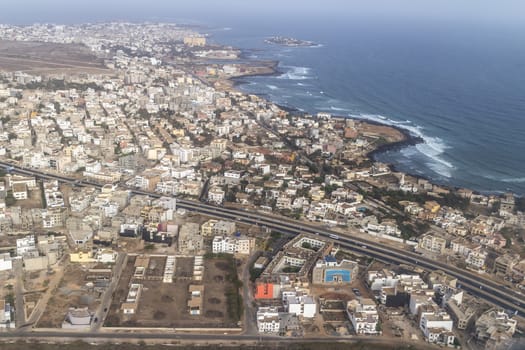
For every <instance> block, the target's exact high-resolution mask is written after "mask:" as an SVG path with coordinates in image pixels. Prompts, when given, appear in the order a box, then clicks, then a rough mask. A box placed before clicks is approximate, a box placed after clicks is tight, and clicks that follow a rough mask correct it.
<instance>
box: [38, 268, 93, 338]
mask: <svg viewBox="0 0 525 350" xmlns="http://www.w3.org/2000/svg"><path fill="white" fill-rule="evenodd" d="M87 275H88V271H87V268H83V267H82V265H80V264H68V265H67V266H66V267H65V271H64V276H63V277H62V280H61V281H60V284H59V286H58V288H57V290H56V292H55V293H54V294H53V296H52V297H51V299H50V300H49V302H48V304H47V306H46V309H45V311H44V313H43V314H42V317H41V318H40V320H39V321H38V324H37V327H51V328H60V327H62V322H63V321H64V318H65V316H66V314H67V310H68V308H69V307H85V306H87V307H89V310H90V311H94V310H95V309H96V308H97V307H98V304H99V302H100V300H99V298H100V295H99V293H96V292H92V291H88V290H87V289H86V287H85V285H86V283H87V281H86V277H87Z"/></svg>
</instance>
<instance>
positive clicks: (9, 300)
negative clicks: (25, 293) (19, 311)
mask: <svg viewBox="0 0 525 350" xmlns="http://www.w3.org/2000/svg"><path fill="white" fill-rule="evenodd" d="M5 302H6V303H9V304H10V305H11V306H14V305H15V296H14V295H13V293H9V294H6V296H5Z"/></svg>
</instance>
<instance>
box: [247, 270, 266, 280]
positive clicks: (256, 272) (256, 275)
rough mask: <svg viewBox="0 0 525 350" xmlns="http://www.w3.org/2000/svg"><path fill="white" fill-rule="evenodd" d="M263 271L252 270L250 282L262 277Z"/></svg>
mask: <svg viewBox="0 0 525 350" xmlns="http://www.w3.org/2000/svg"><path fill="white" fill-rule="evenodd" d="M262 272H263V269H256V268H255V267H251V268H250V281H252V282H255V280H256V279H257V278H259V276H260V275H261V273H262Z"/></svg>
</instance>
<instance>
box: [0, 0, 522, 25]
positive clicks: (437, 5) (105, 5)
mask: <svg viewBox="0 0 525 350" xmlns="http://www.w3.org/2000/svg"><path fill="white" fill-rule="evenodd" d="M306 15H315V16H317V17H318V18H319V20H325V19H330V18H333V17H340V18H344V17H352V16H381V17H407V18H421V19H428V18H434V19H452V20H468V21H471V20H482V21H504V22H512V23H519V21H523V20H525V3H524V2H523V1H519V0H506V1H500V2H494V1H490V0H463V1H457V0H443V1H430V0H422V1H415V0H372V1H364V0H326V1H299V0H288V1H278V0H267V1H264V2H256V1H245V0H224V1H208V0H194V1H189V2H187V1H168V0H151V1H143V0H127V1H126V0H112V1H103V0H91V1H87V0H76V1H70V0H46V1H41V0H21V1H7V3H4V2H3V4H2V12H1V13H0V22H3V23H12V24H30V23H34V22H56V23H59V22H60V23H76V22H81V21H85V22H87V21H104V20H132V21H140V20H175V19H179V20H184V19H187V20H188V21H190V20H195V21H197V22H198V21H205V22H208V21H209V22H215V21H219V22H222V20H227V19H228V18H231V17H232V16H247V17H256V18H258V19H260V20H261V21H268V22H269V21H271V20H272V19H273V18H275V17H283V16H284V17H290V16H294V17H297V16H306ZM265 16H272V17H265Z"/></svg>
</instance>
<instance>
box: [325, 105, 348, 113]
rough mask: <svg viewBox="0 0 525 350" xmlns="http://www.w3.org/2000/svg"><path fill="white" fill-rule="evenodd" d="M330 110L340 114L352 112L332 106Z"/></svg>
mask: <svg viewBox="0 0 525 350" xmlns="http://www.w3.org/2000/svg"><path fill="white" fill-rule="evenodd" d="M330 109H331V110H332V111H338V112H341V111H342V112H350V110H349V109H348V108H341V107H334V106H330Z"/></svg>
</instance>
